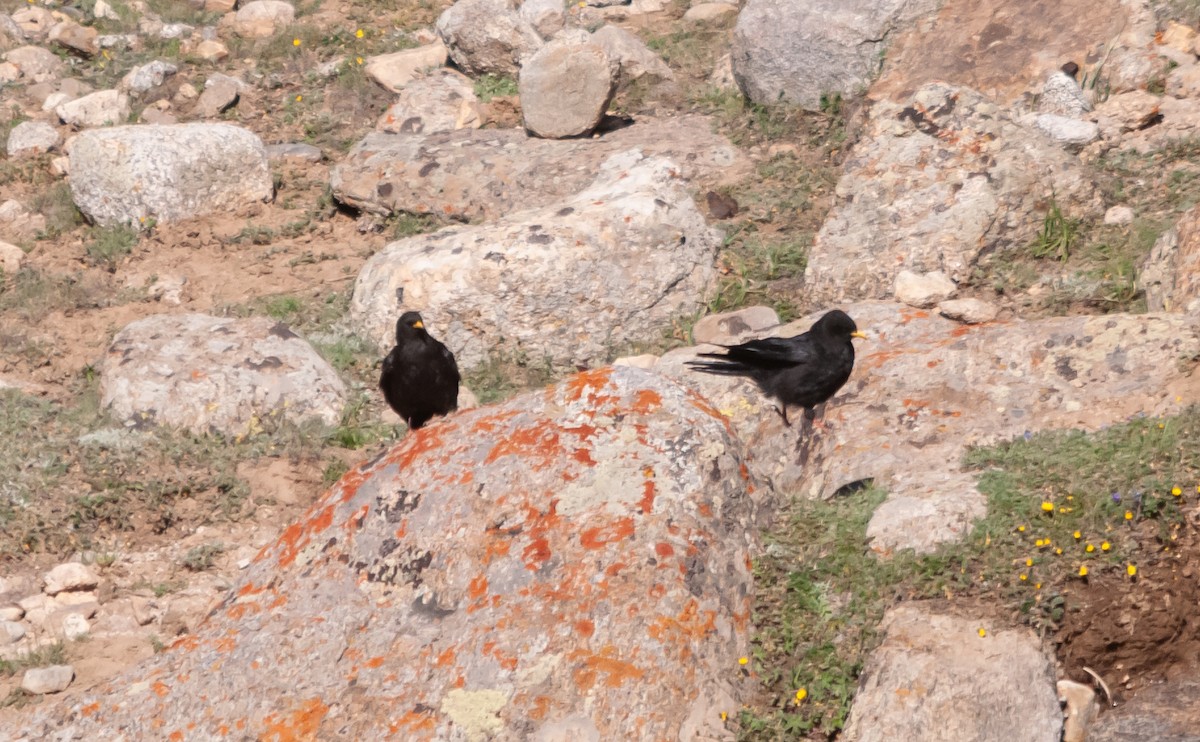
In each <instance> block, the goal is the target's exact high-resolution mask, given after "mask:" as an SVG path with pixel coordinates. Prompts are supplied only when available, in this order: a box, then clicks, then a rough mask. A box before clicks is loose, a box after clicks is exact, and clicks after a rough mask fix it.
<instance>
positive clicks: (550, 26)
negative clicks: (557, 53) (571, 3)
mask: <svg viewBox="0 0 1200 742" xmlns="http://www.w3.org/2000/svg"><path fill="white" fill-rule="evenodd" d="M517 14H518V15H519V16H521V19H522V20H524V21H525V22H526V23H528V24H529V25H531V26H533V30H534V31H537V33H538V36H541V37H542V38H543V39H549V38H550V37H552V36H554V34H556V33H558V32H559V31H561V30H562V27H563V25H564V24H565V23H566V20H567V12H566V9H564V8H563V3H562V0H524V2H522V3H521V7H520V9H518V10H517Z"/></svg>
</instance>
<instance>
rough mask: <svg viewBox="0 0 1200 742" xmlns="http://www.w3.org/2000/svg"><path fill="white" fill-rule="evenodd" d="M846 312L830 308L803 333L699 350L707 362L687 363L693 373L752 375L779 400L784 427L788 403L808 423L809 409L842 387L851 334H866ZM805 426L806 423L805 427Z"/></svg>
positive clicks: (846, 375) (850, 366) (851, 358)
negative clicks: (717, 350)
mask: <svg viewBox="0 0 1200 742" xmlns="http://www.w3.org/2000/svg"><path fill="white" fill-rule="evenodd" d="M865 337H866V335H864V334H863V333H861V332H859V331H858V326H857V325H855V324H854V320H852V319H850V315H848V314H846V313H845V312H843V311H841V310H840V309H834V310H833V311H831V312H828V313H827V314H825V316H823V317H821V319H819V320H817V321H816V322H815V323H813V326H812V327H811V328H810V329H809V331H808V332H805V333H802V334H800V335H796V336H795V337H790V338H762V339H760V340H750V341H748V342H745V343H742V344H741V345H725V346H722V347H724V348H725V351H726V352H725V353H723V354H721V353H701V354H700V356H701V357H702V358H713V359H715V360H712V361H689V362H688V366H689V367H690V368H692V369H693V370H696V371H704V372H705V373H710V374H721V375H724V376H745V377H748V378H750V379H753V380H754V382H755V383H756V384H758V388H759V389H761V390H762V391H763V393H764V394H766V395H767V396H768V397H772V398H774V399H777V400H779V403H780V405H782V408H781V409H779V410H778V411H779V413H780V414H781V415H783V423H784V425H791V423H790V422H788V419H787V408H788V405H795V406H798V407H803V408H804V418H805V422H806V423H807V424H811V423H812V420H813V416H814V413H813V408H814V407H816V406H817V405H819V404H821V403H822V402H824V401H825V400H827V399H829V398H830V397H832V396H833V395H834V393H836V392H837V390H838V389H841V388H842V385H843V384H845V383H846V380H847V379H849V378H850V370H851V369H853V368H854V344H853V343H852V342H851V338H865ZM805 427H808V425H806V426H805Z"/></svg>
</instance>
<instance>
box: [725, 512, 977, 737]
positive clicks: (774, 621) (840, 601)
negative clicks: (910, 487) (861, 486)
mask: <svg viewBox="0 0 1200 742" xmlns="http://www.w3.org/2000/svg"><path fill="white" fill-rule="evenodd" d="M884 497H885V493H884V492H883V491H881V490H878V489H874V488H868V489H866V490H863V491H860V492H856V493H854V494H852V495H850V496H848V497H846V498H840V499H836V500H833V501H831V502H814V501H797V502H795V503H793V504H792V505H791V507H790V509H789V512H787V513H786V516H785V519H783V520H782V521H781V522H782V523H783V524H784V525H783V526H782V528H778V529H776V531H775V532H774V533H772V534H771V535H770V539H771V540H772V541H773V542H775V545H774V546H773V547H771V548H769V549H768V550H767V552H766V555H765V556H764V557H762V558H761V559H760V560H759V561H758V562H757V563H756V565H755V584H756V586H757V587H756V590H757V595H756V605H755V612H754V619H753V621H754V625H755V635H754V639H753V650H752V654H751V656H750V658H749V660H750V662H749V663H748V665H749V669H750V670H751V671H752V672H754V673H756V674H757V676H758V678H759V680H760V683H761V691H762V696H763V697H764V700H763V703H761V704H758V705H757V706H756V707H752V708H750V709H746V710H744V711H743V712H742V714H741V718H740V719H739V722H740V725H741V729H742V735H741V738H742V739H747V740H778V739H795V738H797V736H798V735H807V734H810V733H814V732H819V733H820V734H821V735H822V736H824V735H833V734H834V733H835V732H836V731H837V730H839V729H841V728H842V726H843V725H844V724H845V722H846V718H847V715H848V714H849V710H850V702H851V700H852V699H853V697H854V692H855V690H856V688H857V686H858V677H859V675H860V674H861V672H862V668H863V665H864V663H865V661H866V659H867V656H868V655H869V654H870V652H871V650H873V649H874V648H875V647H876V646H877V645H878V643H879V641H880V640H881V638H882V637H881V636H880V634H879V631H878V626H879V622H880V621H881V620H882V618H883V614H884V611H885V610H886V609H887V608H888V607H889V606H891V605H893V604H894V603H895V602H896V601H897V600H898V599H901V598H903V599H912V598H920V597H934V596H937V595H940V594H942V593H943V591H944V590H945V589H947V588H948V587H950V586H956V585H958V584H959V583H961V582H962V580H963V578H962V577H961V575H960V574H959V569H958V568H957V567H958V564H957V562H956V561H955V559H954V557H953V556H952V555H951V554H948V553H938V554H933V555H927V556H915V555H913V554H912V553H911V552H910V553H907V554H898V555H896V556H895V557H893V558H892V559H888V560H880V559H877V558H876V557H875V555H874V554H873V553H871V552H870V551H869V550H868V549H867V548H866V543H865V542H866V528H867V522H868V521H869V520H870V517H871V513H872V512H874V510H875V508H876V507H877V506H878V505H879V504H880V503H881V502H883V499H884ZM800 691H803V693H801V696H802V699H801V700H799V701H798V700H797V693H798V692H800ZM768 709H769V710H768Z"/></svg>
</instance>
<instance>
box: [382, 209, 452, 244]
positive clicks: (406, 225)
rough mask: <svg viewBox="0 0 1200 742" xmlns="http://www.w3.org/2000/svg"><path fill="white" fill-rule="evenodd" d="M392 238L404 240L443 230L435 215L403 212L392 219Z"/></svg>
mask: <svg viewBox="0 0 1200 742" xmlns="http://www.w3.org/2000/svg"><path fill="white" fill-rule="evenodd" d="M391 219H392V237H393V238H394V239H397V240H402V239H404V238H405V237H415V236H416V235H419V234H429V233H430V232H436V231H438V230H439V229H441V228H442V224H441V223H440V222H438V220H437V217H435V216H434V215H433V214H412V213H409V212H407V211H402V212H400V213H399V214H396V215H395V216H393V217H392V218H391Z"/></svg>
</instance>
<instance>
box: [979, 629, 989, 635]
mask: <svg viewBox="0 0 1200 742" xmlns="http://www.w3.org/2000/svg"><path fill="white" fill-rule="evenodd" d="M979 635H980V636H987V629H982V628H981V629H980V630H979Z"/></svg>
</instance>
